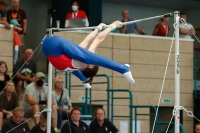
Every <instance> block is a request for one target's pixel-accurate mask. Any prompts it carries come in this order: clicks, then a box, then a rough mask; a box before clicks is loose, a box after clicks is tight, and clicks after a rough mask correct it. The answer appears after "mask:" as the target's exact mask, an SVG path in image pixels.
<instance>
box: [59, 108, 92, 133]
mask: <svg viewBox="0 0 200 133" xmlns="http://www.w3.org/2000/svg"><path fill="white" fill-rule="evenodd" d="M70 114H71V115H70V118H71V119H70V120H68V121H67V122H66V123H65V124H64V125H63V127H62V129H61V133H70V131H72V133H90V131H89V129H88V126H87V124H86V123H84V122H83V121H81V120H80V118H81V110H80V108H78V107H74V108H73V109H72V110H71V113H70Z"/></svg>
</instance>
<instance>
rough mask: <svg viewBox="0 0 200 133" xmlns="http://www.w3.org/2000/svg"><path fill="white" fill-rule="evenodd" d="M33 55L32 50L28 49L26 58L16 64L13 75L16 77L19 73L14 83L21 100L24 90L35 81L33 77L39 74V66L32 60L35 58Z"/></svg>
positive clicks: (25, 54)
mask: <svg viewBox="0 0 200 133" xmlns="http://www.w3.org/2000/svg"><path fill="white" fill-rule="evenodd" d="M32 54H33V50H32V49H26V51H25V53H24V58H20V59H19V60H18V61H17V62H16V64H15V66H14V68H13V75H15V74H16V73H17V74H16V76H15V77H14V79H13V81H14V82H15V86H16V92H17V94H18V97H19V100H20V99H21V93H22V90H23V89H24V88H25V87H26V86H27V85H28V84H30V83H31V82H33V81H34V78H33V77H34V75H35V73H36V72H37V65H36V62H35V61H34V60H33V59H32V58H33V56H32ZM25 62H26V63H25ZM24 63H25V65H24ZM23 65H24V66H23ZM21 67H22V68H21ZM20 68H21V69H20ZM19 70H20V71H19ZM18 71H19V72H18Z"/></svg>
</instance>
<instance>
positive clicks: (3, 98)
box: [0, 81, 19, 127]
mask: <svg viewBox="0 0 200 133" xmlns="http://www.w3.org/2000/svg"><path fill="white" fill-rule="evenodd" d="M6 84H7V85H6V91H3V92H2V93H1V94H0V111H1V113H3V119H9V118H11V117H12V116H13V113H12V111H13V110H14V109H15V108H16V107H19V100H18V96H17V93H16V92H15V84H14V82H13V81H7V82H6ZM1 113H0V114H1ZM3 119H0V127H1V126H2V121H3Z"/></svg>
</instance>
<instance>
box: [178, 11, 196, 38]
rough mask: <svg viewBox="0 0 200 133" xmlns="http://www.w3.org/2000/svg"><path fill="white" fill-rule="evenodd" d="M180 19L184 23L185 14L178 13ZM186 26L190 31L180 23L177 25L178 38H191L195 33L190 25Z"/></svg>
mask: <svg viewBox="0 0 200 133" xmlns="http://www.w3.org/2000/svg"><path fill="white" fill-rule="evenodd" d="M180 17H181V18H183V19H184V20H185V21H186V20H187V16H186V13H184V12H180ZM187 25H188V26H189V28H190V29H191V31H190V29H188V28H187V27H186V26H185V25H184V24H183V23H182V22H180V25H179V32H180V38H192V34H196V31H195V29H194V27H193V26H192V24H190V23H187Z"/></svg>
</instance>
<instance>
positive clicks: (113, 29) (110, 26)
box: [108, 24, 116, 31]
mask: <svg viewBox="0 0 200 133" xmlns="http://www.w3.org/2000/svg"><path fill="white" fill-rule="evenodd" d="M108 27H109V28H111V31H115V30H116V25H114V24H110V25H109V26H108Z"/></svg>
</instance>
